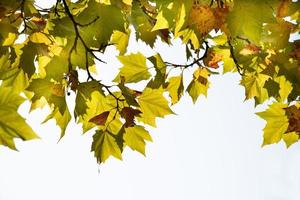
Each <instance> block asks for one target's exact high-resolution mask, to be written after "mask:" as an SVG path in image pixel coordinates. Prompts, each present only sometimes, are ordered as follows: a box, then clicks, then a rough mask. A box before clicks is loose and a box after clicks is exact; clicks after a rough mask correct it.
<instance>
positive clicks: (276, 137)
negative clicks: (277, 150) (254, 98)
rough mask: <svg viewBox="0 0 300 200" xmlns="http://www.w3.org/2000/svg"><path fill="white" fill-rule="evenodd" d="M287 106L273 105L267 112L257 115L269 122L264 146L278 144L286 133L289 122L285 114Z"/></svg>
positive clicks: (265, 131)
mask: <svg viewBox="0 0 300 200" xmlns="http://www.w3.org/2000/svg"><path fill="white" fill-rule="evenodd" d="M286 107H287V105H286V104H283V103H277V102H275V103H273V104H272V105H270V106H269V108H268V109H267V110H266V111H263V112H259V113H256V114H257V115H258V116H259V117H261V118H263V119H264V120H266V121H267V124H266V126H265V128H264V142H263V146H264V145H268V144H273V143H278V142H279V141H280V140H281V139H282V137H283V134H284V133H285V132H286V130H287V128H288V126H289V122H288V118H287V116H286V114H285V110H284V109H285V108H286Z"/></svg>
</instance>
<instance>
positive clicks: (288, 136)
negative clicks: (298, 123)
mask: <svg viewBox="0 0 300 200" xmlns="http://www.w3.org/2000/svg"><path fill="white" fill-rule="evenodd" d="M282 139H283V141H284V142H285V145H286V148H289V147H290V146H291V145H292V144H294V143H296V142H298V140H299V134H297V133H296V132H290V133H285V134H283V137H282Z"/></svg>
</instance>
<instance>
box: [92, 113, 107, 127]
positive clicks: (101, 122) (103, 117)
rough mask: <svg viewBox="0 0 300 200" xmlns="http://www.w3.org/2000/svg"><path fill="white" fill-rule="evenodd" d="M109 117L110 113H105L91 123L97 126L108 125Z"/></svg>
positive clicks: (97, 116)
mask: <svg viewBox="0 0 300 200" xmlns="http://www.w3.org/2000/svg"><path fill="white" fill-rule="evenodd" d="M108 115H109V111H106V112H103V113H101V114H100V115H96V116H95V117H93V118H92V119H90V120H89V122H92V123H94V124H97V125H104V124H105V123H106V120H107V117H108Z"/></svg>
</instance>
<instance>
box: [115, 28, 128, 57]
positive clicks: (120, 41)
mask: <svg viewBox="0 0 300 200" xmlns="http://www.w3.org/2000/svg"><path fill="white" fill-rule="evenodd" d="M128 40H129V34H127V33H123V32H121V31H117V30H116V31H114V32H113V34H112V39H111V42H112V43H113V44H115V46H116V47H117V49H118V50H119V51H120V54H121V55H123V54H125V53H126V49H127V45H128Z"/></svg>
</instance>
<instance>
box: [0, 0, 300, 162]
mask: <svg viewBox="0 0 300 200" xmlns="http://www.w3.org/2000/svg"><path fill="white" fill-rule="evenodd" d="M299 15H300V3H299V1H292V0H201V1H198V0H187V1H184V0H151V1H150V0H79V1H76V3H74V2H72V1H70V0H57V1H56V4H55V5H53V6H52V7H51V8H41V7H40V6H38V5H36V4H35V2H34V1H33V0H2V1H1V2H0V80H1V85H0V145H4V146H7V147H9V148H11V149H16V147H15V144H14V139H15V138H20V139H22V140H30V139H34V138H38V136H37V134H36V133H34V131H33V130H32V128H31V127H30V126H29V125H28V124H27V123H26V121H25V119H23V118H22V117H21V116H20V114H19V113H18V112H17V110H18V108H19V106H20V105H21V103H22V102H23V101H24V100H25V99H27V100H29V101H30V102H31V110H34V109H37V108H42V107H44V106H46V105H48V106H49V107H50V108H51V112H50V113H49V116H48V117H47V118H46V119H45V121H47V120H50V119H54V120H56V123H57V125H58V126H59V127H60V129H61V137H63V136H64V134H65V131H66V128H67V126H68V124H69V122H70V120H71V119H72V118H74V119H75V120H76V122H77V123H80V124H82V131H83V133H85V132H87V131H89V130H91V129H92V130H93V131H94V132H95V134H94V136H93V142H92V145H91V146H92V147H91V149H92V151H93V152H94V154H95V157H96V158H97V160H98V162H99V163H102V162H104V161H105V160H106V159H107V158H109V157H110V156H113V157H116V158H118V159H122V152H123V150H124V148H126V146H128V147H130V148H131V149H133V150H136V151H138V152H140V153H142V154H145V144H146V142H147V141H152V138H151V136H150V134H149V132H148V131H147V130H146V128H147V126H154V127H155V126H156V119H157V118H163V117H165V116H166V115H169V114H173V111H172V110H171V108H170V106H171V105H174V104H176V103H178V102H179V101H180V99H181V97H182V96H183V95H184V93H185V92H187V93H188V94H189V96H191V98H192V100H193V102H194V103H195V102H196V101H197V99H198V98H199V96H200V95H204V96H207V92H208V89H209V85H210V80H209V79H210V76H215V75H220V74H225V73H229V72H231V73H238V74H239V75H240V76H241V82H240V84H241V85H242V86H243V87H244V88H245V99H246V100H248V99H254V101H255V104H256V105H260V104H263V103H264V102H265V101H267V100H270V99H271V100H272V102H273V103H272V104H271V105H270V107H269V108H268V109H267V110H266V111H263V112H260V113H258V116H260V117H261V118H263V119H265V120H266V121H267V124H266V127H265V128H264V143H263V145H267V144H272V143H277V142H279V141H281V140H283V141H284V142H285V143H286V145H287V146H290V145H291V144H293V143H295V142H297V141H298V140H299V135H300V125H299V124H300V104H299V103H298V98H299V94H300V78H299V77H300V41H299V40H297V39H293V37H294V38H295V37H298V38H299V30H300V26H299V22H300V17H299ZM131 34H135V36H136V39H137V40H140V41H142V42H145V43H146V44H147V45H149V47H151V48H154V44H155V42H156V40H157V39H158V38H160V39H161V41H163V42H164V43H167V44H171V41H172V39H173V38H180V39H181V41H182V43H183V44H184V45H185V46H186V57H187V58H186V64H178V63H171V62H168V61H167V60H165V59H164V58H163V57H162V56H161V55H160V54H159V53H158V52H157V53H155V54H153V55H151V56H148V57H147V56H145V55H143V54H142V53H140V52H137V53H128V52H127V47H128V45H129V37H130V35H131ZM295 35H296V36H295ZM108 46H115V48H116V49H117V50H118V51H119V55H118V60H119V61H120V63H121V64H122V67H121V68H120V70H119V73H118V74H117V75H116V77H115V78H114V79H113V80H111V83H108V84H106V83H104V82H103V81H102V80H97V79H96V78H95V75H94V74H95V72H96V71H97V66H98V65H105V64H106V63H105V61H104V60H103V59H101V55H103V54H105V53H107V52H106V49H107V47H108ZM96 64H97V65H96ZM186 69H190V70H193V76H192V78H191V79H190V80H189V79H188V78H187V76H186V74H185V72H186ZM145 83H146V84H145ZM186 83H187V84H186ZM136 84H140V85H143V86H144V87H143V89H141V90H136V89H134V88H135V87H133V86H134V85H136ZM70 93H74V94H75V95H76V98H75V109H74V110H70V108H69V106H68V103H67V102H68V95H69V94H70ZM167 95H168V96H167ZM72 113H73V114H72Z"/></svg>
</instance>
